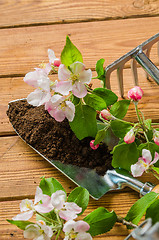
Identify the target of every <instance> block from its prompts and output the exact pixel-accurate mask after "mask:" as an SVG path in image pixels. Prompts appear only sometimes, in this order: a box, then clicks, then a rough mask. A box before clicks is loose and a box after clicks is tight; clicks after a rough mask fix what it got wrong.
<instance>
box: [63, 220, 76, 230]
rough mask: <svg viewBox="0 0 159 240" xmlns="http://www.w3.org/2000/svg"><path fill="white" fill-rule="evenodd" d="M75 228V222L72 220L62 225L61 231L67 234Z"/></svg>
mask: <svg viewBox="0 0 159 240" xmlns="http://www.w3.org/2000/svg"><path fill="white" fill-rule="evenodd" d="M74 226H75V221H74V220H69V221H68V222H66V223H65V224H64V227H63V231H64V232H65V233H69V232H70V231H71V230H72V229H74Z"/></svg>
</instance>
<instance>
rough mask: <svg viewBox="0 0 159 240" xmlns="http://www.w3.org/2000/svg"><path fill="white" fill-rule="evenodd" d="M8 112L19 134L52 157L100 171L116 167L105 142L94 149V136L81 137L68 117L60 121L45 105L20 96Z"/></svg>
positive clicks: (44, 153)
mask: <svg viewBox="0 0 159 240" xmlns="http://www.w3.org/2000/svg"><path fill="white" fill-rule="evenodd" d="M7 115H8V117H9V119H10V122H11V123H12V125H13V127H14V128H15V129H16V130H17V132H18V133H19V135H20V136H21V137H22V138H23V139H24V140H25V141H26V142H27V143H28V144H30V145H31V146H33V147H34V148H36V149H37V150H38V151H39V152H40V153H42V154H43V155H44V156H45V157H46V158H48V159H49V160H60V161H61V162H62V163H67V164H73V165H77V166H80V167H87V168H91V169H95V170H96V172H97V173H98V174H100V175H103V174H104V173H105V172H106V170H107V169H112V167H111V160H112V155H111V154H110V151H109V150H108V148H107V146H106V145H105V144H103V145H100V146H99V148H98V149H97V150H92V149H91V148H90V146H89V142H90V140H91V138H85V139H83V140H81V141H80V140H79V139H77V137H76V136H75V134H74V133H73V132H72V130H71V129H70V126H69V123H68V121H67V120H64V121H63V122H61V123H60V122H56V121H55V120H54V119H53V118H52V117H51V116H50V115H49V113H48V112H47V111H45V109H44V106H40V107H33V106H32V105H29V104H28V103H27V101H26V100H19V101H16V102H12V103H10V104H9V109H8V111H7Z"/></svg>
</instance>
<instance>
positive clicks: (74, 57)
mask: <svg viewBox="0 0 159 240" xmlns="http://www.w3.org/2000/svg"><path fill="white" fill-rule="evenodd" d="M77 61H79V62H83V58H82V55H81V53H80V51H79V50H78V49H77V48H76V47H75V45H74V44H73V43H72V42H71V40H70V39H69V37H68V36H67V37H66V45H65V47H64V49H63V51H62V53H61V62H62V63H63V64H64V65H65V66H66V67H68V66H70V65H71V64H72V63H74V62H77Z"/></svg>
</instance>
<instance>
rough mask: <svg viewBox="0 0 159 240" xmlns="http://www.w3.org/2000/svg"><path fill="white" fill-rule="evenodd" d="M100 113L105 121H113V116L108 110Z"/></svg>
mask: <svg viewBox="0 0 159 240" xmlns="http://www.w3.org/2000/svg"><path fill="white" fill-rule="evenodd" d="M100 113H101V116H102V118H103V119H105V120H111V119H113V116H112V114H111V113H110V112H109V111H108V110H106V109H103V110H102V111H101V112H100Z"/></svg>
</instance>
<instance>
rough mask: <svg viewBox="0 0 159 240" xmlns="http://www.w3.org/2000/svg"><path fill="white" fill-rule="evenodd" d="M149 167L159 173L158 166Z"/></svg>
mask: <svg viewBox="0 0 159 240" xmlns="http://www.w3.org/2000/svg"><path fill="white" fill-rule="evenodd" d="M151 168H152V169H153V170H154V171H155V172H157V173H158V174H159V168H158V167H152V166H151Z"/></svg>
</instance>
